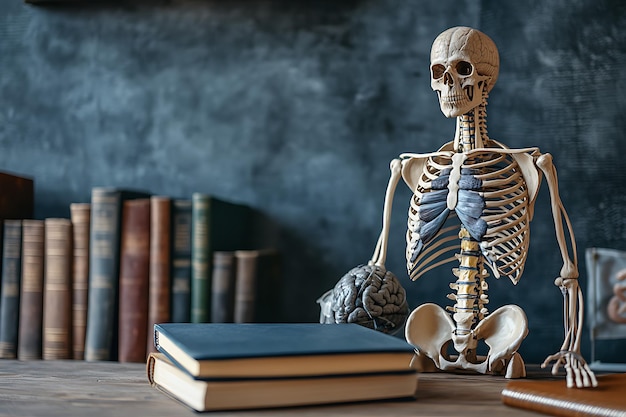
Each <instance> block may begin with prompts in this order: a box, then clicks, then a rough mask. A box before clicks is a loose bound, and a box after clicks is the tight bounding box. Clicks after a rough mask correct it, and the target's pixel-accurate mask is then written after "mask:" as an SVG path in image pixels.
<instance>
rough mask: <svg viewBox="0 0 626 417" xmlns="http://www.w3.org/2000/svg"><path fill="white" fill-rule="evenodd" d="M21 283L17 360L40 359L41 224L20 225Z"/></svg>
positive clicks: (41, 305) (42, 223)
mask: <svg viewBox="0 0 626 417" xmlns="http://www.w3.org/2000/svg"><path fill="white" fill-rule="evenodd" d="M22 229H23V230H22V283H21V294H20V298H21V302H20V318H19V337H18V341H19V343H18V347H17V357H18V359H20V360H31V359H41V358H42V356H41V353H42V352H41V346H42V345H41V343H42V340H41V337H42V329H43V277H44V239H45V234H44V222H43V220H24V221H23V224H22Z"/></svg>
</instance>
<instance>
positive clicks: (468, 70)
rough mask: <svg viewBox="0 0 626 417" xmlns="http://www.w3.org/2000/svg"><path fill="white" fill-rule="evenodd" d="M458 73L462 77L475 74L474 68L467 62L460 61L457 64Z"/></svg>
mask: <svg viewBox="0 0 626 417" xmlns="http://www.w3.org/2000/svg"><path fill="white" fill-rule="evenodd" d="M456 72H457V74H459V75H461V76H464V77H465V76H468V75H472V73H473V72H474V66H473V65H472V64H470V63H469V62H467V61H459V62H458V63H457V64H456Z"/></svg>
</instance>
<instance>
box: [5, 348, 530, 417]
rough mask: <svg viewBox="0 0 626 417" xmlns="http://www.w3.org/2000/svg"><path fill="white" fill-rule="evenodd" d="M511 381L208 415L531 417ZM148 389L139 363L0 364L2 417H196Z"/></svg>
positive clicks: (457, 382)
mask: <svg viewBox="0 0 626 417" xmlns="http://www.w3.org/2000/svg"><path fill="white" fill-rule="evenodd" d="M505 384H506V380H505V379H504V378H502V377H496V376H482V375H466V374H464V375H453V374H444V373H424V374H420V376H419V384H418V393H417V399H416V400H415V401H411V400H401V401H397V400H394V401H377V402H366V403H358V404H341V405H328V406H315V407H298V408H286V409H271V410H253V411H245V412H239V411H237V412H225V413H219V412H217V413H210V414H211V415H212V416H216V417H217V416H229V415H231V416H237V417H247V416H291V415H297V416H312V417H317V416H319V417H328V416H372V417H374V416H376V417H378V416H393V417H399V416H407V417H408V416H411V417H414V416H433V415H437V416H452V415H463V416H464V417H471V416H481V417H484V416H486V415H492V416H495V415H507V416H530V415H537V414H535V413H531V412H527V411H523V410H521V409H516V408H510V407H507V406H505V405H503V404H502V403H501V400H500V392H501V390H502V389H503V387H504V385H505ZM194 415H197V413H195V412H193V411H191V410H190V409H188V408H186V407H185V406H183V405H181V404H180V403H178V402H177V401H175V400H173V399H171V398H169V397H168V396H166V395H165V394H163V393H162V392H160V391H158V390H156V389H154V388H152V387H150V385H149V384H148V380H147V377H146V372H145V367H144V366H143V365H142V364H137V363H130V364H124V363H118V362H83V361H70V360H68V361H24V362H22V361H14V360H2V361H0V416H31V417H36V416H47V417H56V416H59V417H61V416H63V417H72V416H88V417H102V416H120V417H123V416H132V417H143V416H150V417H159V416H194Z"/></svg>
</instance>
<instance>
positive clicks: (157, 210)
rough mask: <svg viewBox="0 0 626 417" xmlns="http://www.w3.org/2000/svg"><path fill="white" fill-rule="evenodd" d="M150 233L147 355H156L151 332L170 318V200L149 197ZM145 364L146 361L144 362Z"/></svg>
mask: <svg viewBox="0 0 626 417" xmlns="http://www.w3.org/2000/svg"><path fill="white" fill-rule="evenodd" d="M150 204H151V225H150V227H151V229H150V284H149V291H150V296H149V308H148V328H147V330H148V337H146V339H144V343H147V352H155V351H156V349H155V347H154V341H153V338H152V332H153V331H154V330H153V329H154V325H155V324H157V323H166V322H169V321H170V318H171V308H170V297H171V294H170V288H171V286H170V285H171V283H170V270H171V262H170V259H171V258H170V254H171V250H170V242H171V238H170V230H171V229H170V226H171V199H170V198H169V197H157V196H155V197H152V198H151V199H150ZM144 361H145V358H144Z"/></svg>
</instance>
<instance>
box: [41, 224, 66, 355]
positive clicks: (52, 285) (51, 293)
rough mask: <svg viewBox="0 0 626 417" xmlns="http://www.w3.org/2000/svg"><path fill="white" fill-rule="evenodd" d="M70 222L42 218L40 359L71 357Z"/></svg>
mask: <svg viewBox="0 0 626 417" xmlns="http://www.w3.org/2000/svg"><path fill="white" fill-rule="evenodd" d="M72 256H73V254H72V224H71V222H70V220H69V219H46V220H45V269H44V271H45V272H44V283H45V284H44V301H43V305H44V312H43V340H42V344H43V348H42V351H43V352H42V356H43V359H71V358H72V339H71V330H72Z"/></svg>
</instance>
